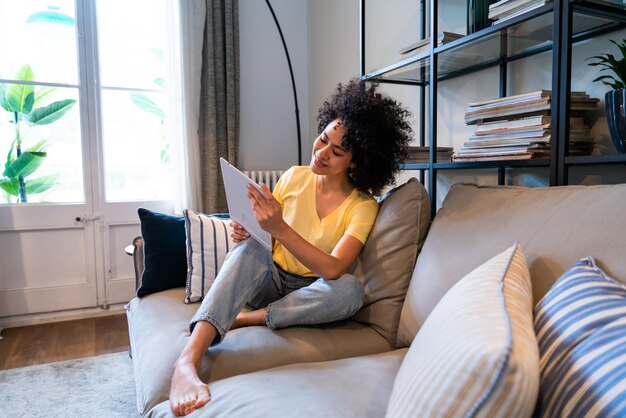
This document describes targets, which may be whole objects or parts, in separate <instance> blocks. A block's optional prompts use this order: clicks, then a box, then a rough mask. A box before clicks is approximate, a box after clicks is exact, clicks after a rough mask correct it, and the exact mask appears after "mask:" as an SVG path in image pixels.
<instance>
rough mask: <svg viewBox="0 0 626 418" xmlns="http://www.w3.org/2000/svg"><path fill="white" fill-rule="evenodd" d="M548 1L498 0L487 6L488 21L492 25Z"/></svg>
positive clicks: (548, 0)
mask: <svg viewBox="0 0 626 418" xmlns="http://www.w3.org/2000/svg"><path fill="white" fill-rule="evenodd" d="M549 2H550V0H500V1H498V2H496V3H493V4H490V5H489V19H491V20H495V21H494V22H493V24H494V25H495V24H497V23H500V22H502V21H504V20H507V19H511V18H514V17H516V16H519V15H521V14H524V13H526V12H529V11H531V10H533V9H536V8H538V7H541V6H543V5H544V4H546V3H549Z"/></svg>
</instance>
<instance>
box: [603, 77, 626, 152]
mask: <svg viewBox="0 0 626 418" xmlns="http://www.w3.org/2000/svg"><path fill="white" fill-rule="evenodd" d="M604 99H605V102H606V120H607V122H608V123H609V131H610V132H611V138H612V139H613V143H614V144H615V148H617V152H619V153H620V154H626V89H619V90H611V91H609V92H607V93H606V95H605V96H604Z"/></svg>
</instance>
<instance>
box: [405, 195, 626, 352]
mask: <svg viewBox="0 0 626 418" xmlns="http://www.w3.org/2000/svg"><path fill="white" fill-rule="evenodd" d="M625 203H626V184H619V185H602V186H564V187H542V188H525V187H513V186H476V185H471V184H457V185H454V186H452V188H451V189H450V192H449V193H448V194H447V195H446V198H445V200H444V202H443V204H442V207H441V209H439V211H438V212H437V216H436V217H435V220H434V222H433V224H432V226H431V228H430V231H429V232H428V237H427V239H426V242H425V243H424V247H423V248H422V251H421V253H420V255H419V257H418V259H417V263H416V264H415V271H414V273H413V278H412V279H411V285H410V286H409V290H408V292H407V297H406V301H405V304H404V306H403V307H402V316H401V319H400V326H399V329H398V346H407V345H409V344H410V343H411V341H412V340H413V338H414V337H415V334H416V333H417V331H418V330H419V328H420V326H421V324H422V323H423V322H424V320H425V319H426V317H427V316H428V314H429V313H430V311H431V310H432V309H433V308H434V306H435V305H436V304H437V302H438V301H439V299H441V297H442V296H443V295H444V294H445V293H446V291H447V290H448V289H449V288H450V287H451V286H452V285H453V284H454V283H456V282H457V281H458V280H459V279H461V278H462V277H463V276H464V275H465V274H466V273H467V272H468V271H471V270H472V269H473V268H475V267H476V266H478V265H480V264H481V263H482V262H483V261H484V260H487V259H488V258H490V257H492V256H493V254H496V253H497V252H499V251H501V249H502V248H505V247H507V246H508V245H509V244H510V243H511V242H519V243H520V244H521V246H522V248H523V249H524V256H525V257H526V260H527V262H528V266H529V269H530V275H531V279H532V282H533V296H534V301H535V303H537V302H538V301H539V300H540V299H541V297H542V296H543V295H544V294H545V293H546V292H547V291H548V289H549V288H550V286H552V284H553V283H554V282H555V281H556V279H557V278H558V277H559V276H560V275H561V274H562V273H563V272H564V271H565V270H567V269H568V268H569V267H570V265H571V263H572V262H573V261H574V260H578V259H579V258H581V257H584V256H586V255H588V254H593V255H594V256H595V258H596V262H597V263H598V265H599V266H600V267H602V269H603V270H604V271H605V272H606V273H607V274H609V275H610V276H612V277H616V278H618V279H620V280H626V279H625V278H626V257H625V256H624V248H626V234H625V233H616V231H626V216H624V207H625Z"/></svg>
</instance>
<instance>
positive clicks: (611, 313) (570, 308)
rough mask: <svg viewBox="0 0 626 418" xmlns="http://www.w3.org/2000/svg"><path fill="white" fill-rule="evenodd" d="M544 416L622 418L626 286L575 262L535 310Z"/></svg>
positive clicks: (625, 405) (625, 407) (585, 262)
mask: <svg viewBox="0 0 626 418" xmlns="http://www.w3.org/2000/svg"><path fill="white" fill-rule="evenodd" d="M535 332H536V334H537V339H538V342H539V353H540V367H541V388H540V403H541V416H542V417H592V416H593V417H617V416H622V417H623V416H626V287H625V286H624V285H623V284H621V283H619V282H617V281H615V280H613V279H612V278H610V277H608V276H607V275H606V274H605V273H604V272H603V271H602V270H601V269H600V268H599V267H597V266H596V264H595V262H594V259H593V258H592V257H586V258H583V259H581V260H578V261H577V262H576V264H574V265H573V266H572V267H571V268H570V269H569V270H568V271H566V272H565V273H563V275H562V276H561V277H560V278H559V279H558V280H557V281H556V283H554V285H553V286H552V288H551V289H550V291H548V293H546V295H545V296H544V297H543V299H541V301H540V302H539V303H538V304H537V306H536V308H535Z"/></svg>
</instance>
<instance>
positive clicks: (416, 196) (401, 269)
mask: <svg viewBox="0 0 626 418" xmlns="http://www.w3.org/2000/svg"><path fill="white" fill-rule="evenodd" d="M429 227H430V209H429V203H428V192H427V191H426V189H425V188H424V186H423V185H422V184H421V183H420V182H419V181H418V180H417V179H416V178H411V179H409V180H408V181H407V182H406V183H404V184H403V185H401V186H398V187H396V188H395V189H393V190H392V191H390V192H389V193H388V194H386V195H385V196H384V197H383V199H382V200H381V202H380V208H379V211H378V216H377V217H376V222H375V223H374V226H373V227H372V231H371V233H370V236H369V238H368V240H367V242H366V243H365V246H364V247H363V251H361V254H360V255H359V257H358V260H357V263H356V267H355V270H354V274H355V275H356V276H357V277H359V278H361V280H362V282H363V284H364V286H365V301H364V304H363V308H362V309H361V310H360V311H359V312H357V313H356V315H354V316H353V319H354V320H356V321H360V322H364V323H367V324H369V325H371V326H372V327H374V329H375V330H376V331H378V332H379V333H380V334H381V335H382V336H383V337H385V338H386V339H387V340H388V341H389V342H391V343H392V344H394V343H395V342H396V335H397V332H398V323H399V322H400V312H401V311H402V304H403V303H404V297H405V295H406V290H407V288H408V287H409V281H410V280H411V275H412V273H413V267H414V266H415V260H416V258H417V254H419V251H420V250H421V248H422V245H423V244H424V240H425V239H426V233H427V232H428V228H429Z"/></svg>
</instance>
